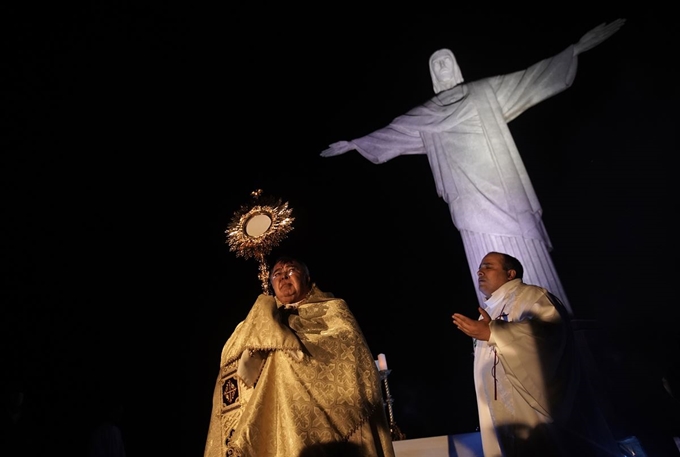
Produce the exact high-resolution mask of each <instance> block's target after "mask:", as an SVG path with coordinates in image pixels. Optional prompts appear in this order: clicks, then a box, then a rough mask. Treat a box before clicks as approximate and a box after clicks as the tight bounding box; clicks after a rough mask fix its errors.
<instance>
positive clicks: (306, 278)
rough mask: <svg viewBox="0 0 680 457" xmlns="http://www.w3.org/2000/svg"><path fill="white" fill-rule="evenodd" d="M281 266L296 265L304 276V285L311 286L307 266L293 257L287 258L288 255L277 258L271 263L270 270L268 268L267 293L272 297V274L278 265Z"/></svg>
mask: <svg viewBox="0 0 680 457" xmlns="http://www.w3.org/2000/svg"><path fill="white" fill-rule="evenodd" d="M280 263H281V264H283V265H297V266H299V267H300V268H302V274H303V275H304V278H303V280H304V281H305V284H307V285H311V283H312V277H311V276H310V274H309V268H308V267H307V264H306V263H304V262H303V261H302V260H300V259H297V258H295V257H292V256H289V255H282V256H280V257H278V258H277V259H276V260H275V261H274V263H272V266H271V268H269V291H270V292H271V295H274V284H272V273H274V267H276V265H278V264H280Z"/></svg>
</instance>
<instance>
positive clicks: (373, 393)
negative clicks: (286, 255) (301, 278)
mask: <svg viewBox="0 0 680 457" xmlns="http://www.w3.org/2000/svg"><path fill="white" fill-rule="evenodd" d="M338 445H346V446H353V447H352V449H354V450H355V452H357V453H356V455H361V456H365V457H374V456H375V457H394V449H393V446H392V441H391V437H390V431H389V426H388V424H387V419H386V416H385V410H384V408H383V399H382V391H381V387H380V379H379V374H378V370H377V368H376V366H375V362H374V360H373V356H372V355H371V352H370V350H369V348H368V345H367V343H366V341H365V338H364V336H363V333H362V332H361V329H360V328H359V325H358V323H357V322H356V320H355V318H354V316H353V314H352V312H351V311H350V310H349V307H348V306H347V304H346V303H345V301H344V300H342V299H338V298H334V297H333V296H332V294H329V293H325V292H322V291H320V290H319V289H318V288H317V287H316V285H314V286H313V288H312V291H311V294H310V296H309V297H308V298H307V299H306V300H305V301H304V302H303V303H302V304H300V305H299V306H298V307H297V308H294V309H286V308H284V307H283V305H282V304H281V303H280V302H279V301H278V300H277V299H276V298H275V297H272V296H269V295H264V294H262V295H260V296H259V297H258V298H257V300H256V302H255V304H254V305H253V307H252V308H251V310H250V312H249V313H248V315H247V317H246V319H245V320H243V321H242V322H241V323H240V324H238V326H237V327H236V329H235V330H234V332H233V334H232V335H231V336H230V337H229V339H228V340H227V342H226V343H225V345H224V348H223V350H222V357H221V364H220V371H219V375H218V377H217V382H216V383H215V390H214V394H213V407H212V414H211V418H210V425H209V430H208V438H207V441H206V447H205V454H204V457H217V456H220V457H224V456H225V455H226V456H239V457H297V456H301V455H305V456H306V455H309V456H311V455H325V454H324V453H323V452H330V451H324V450H323V447H324V446H327V447H328V449H331V448H337V446H338ZM336 452H337V451H336ZM352 455H354V454H352Z"/></svg>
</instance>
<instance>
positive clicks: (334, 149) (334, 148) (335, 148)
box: [321, 141, 355, 157]
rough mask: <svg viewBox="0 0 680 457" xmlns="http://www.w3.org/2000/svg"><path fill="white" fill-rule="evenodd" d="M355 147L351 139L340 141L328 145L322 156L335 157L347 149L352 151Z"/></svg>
mask: <svg viewBox="0 0 680 457" xmlns="http://www.w3.org/2000/svg"><path fill="white" fill-rule="evenodd" d="M354 148H355V146H354V144H352V143H351V142H349V141H338V142H336V143H333V144H331V145H330V146H328V148H327V149H324V150H323V151H321V157H333V156H338V155H340V154H344V153H345V152H347V151H352V150H353V149H354Z"/></svg>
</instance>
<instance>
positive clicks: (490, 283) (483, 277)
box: [477, 253, 517, 298]
mask: <svg viewBox="0 0 680 457" xmlns="http://www.w3.org/2000/svg"><path fill="white" fill-rule="evenodd" d="M516 274H517V273H516V272H515V270H507V271H506V270H504V269H503V256H502V255H500V254H495V253H494V254H487V255H485V256H484V258H483V259H482V263H480V264H479V270H477V281H478V283H479V290H480V292H482V293H483V294H484V297H486V298H489V297H490V296H491V294H492V293H494V292H496V290H498V288H499V287H500V286H502V285H503V284H505V283H506V282H508V281H510V280H512V279H515V275H516Z"/></svg>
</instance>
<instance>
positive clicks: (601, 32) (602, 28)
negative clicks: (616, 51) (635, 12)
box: [574, 19, 626, 55]
mask: <svg viewBox="0 0 680 457" xmlns="http://www.w3.org/2000/svg"><path fill="white" fill-rule="evenodd" d="M625 23H626V20H625V19H617V20H615V21H614V22H612V23H610V24H605V23H602V24H600V25H598V26H597V27H595V28H594V29H592V30H590V31H589V32H586V34H585V35H583V36H582V37H581V39H580V40H579V41H578V43H576V44H575V45H574V46H575V49H574V55H579V54H581V53H582V52H586V51H587V50H589V49H592V48H594V47H595V46H597V45H598V44H600V43H602V42H603V41H604V40H606V39H607V38H609V37H610V36H612V35H613V34H614V33H616V32H617V31H618V30H619V29H620V28H621V27H622V26H623V24H625Z"/></svg>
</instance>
